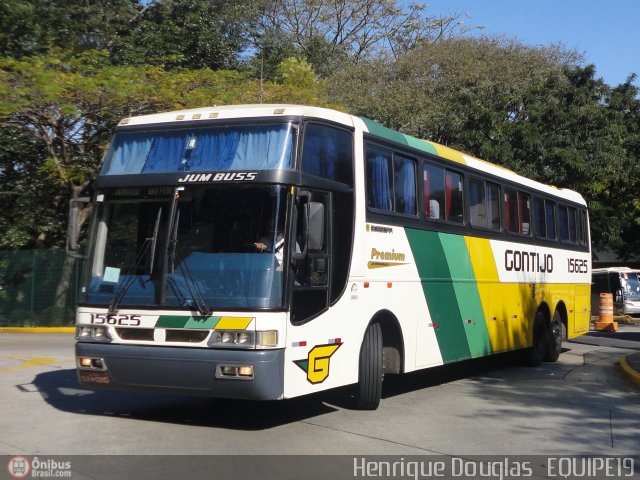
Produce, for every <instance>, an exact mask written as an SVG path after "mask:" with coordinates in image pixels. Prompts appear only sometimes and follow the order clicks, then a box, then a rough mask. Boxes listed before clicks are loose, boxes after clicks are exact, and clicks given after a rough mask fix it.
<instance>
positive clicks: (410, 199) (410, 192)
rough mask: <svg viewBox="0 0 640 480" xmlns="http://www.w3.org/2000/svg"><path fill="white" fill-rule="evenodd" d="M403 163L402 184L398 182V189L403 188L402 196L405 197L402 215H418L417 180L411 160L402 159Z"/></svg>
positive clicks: (401, 170)
mask: <svg viewBox="0 0 640 480" xmlns="http://www.w3.org/2000/svg"><path fill="white" fill-rule="evenodd" d="M401 161H402V162H403V165H402V168H401V169H400V178H401V180H402V181H401V182H398V185H397V186H396V188H401V190H400V194H401V195H402V197H403V202H402V203H401V204H402V207H403V208H402V211H401V213H408V214H414V213H416V178H415V171H414V168H413V162H412V161H411V160H405V159H401Z"/></svg>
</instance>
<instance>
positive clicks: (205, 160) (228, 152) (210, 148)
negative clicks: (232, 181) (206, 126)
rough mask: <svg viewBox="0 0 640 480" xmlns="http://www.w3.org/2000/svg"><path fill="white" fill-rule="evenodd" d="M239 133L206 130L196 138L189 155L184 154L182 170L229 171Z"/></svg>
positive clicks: (236, 149) (238, 140) (235, 131)
mask: <svg viewBox="0 0 640 480" xmlns="http://www.w3.org/2000/svg"><path fill="white" fill-rule="evenodd" d="M240 137H241V135H240V133H239V132H238V131H237V130H229V131H226V132H225V131H224V130H222V129H220V130H213V131H211V130H208V131H204V132H201V133H200V134H199V135H198V136H197V137H196V136H194V138H196V139H197V144H196V147H195V149H194V150H193V152H192V153H191V154H189V152H187V153H186V155H185V158H186V160H187V162H186V165H185V168H183V169H184V170H193V171H203V170H229V167H230V166H231V163H232V162H233V159H234V158H235V156H236V153H237V151H238V144H239V142H240Z"/></svg>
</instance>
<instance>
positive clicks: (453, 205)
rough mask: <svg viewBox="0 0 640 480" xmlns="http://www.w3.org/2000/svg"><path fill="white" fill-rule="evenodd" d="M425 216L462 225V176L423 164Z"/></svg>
mask: <svg viewBox="0 0 640 480" xmlns="http://www.w3.org/2000/svg"><path fill="white" fill-rule="evenodd" d="M423 181H424V208H425V216H426V217H427V218H429V219H435V220H446V221H448V222H454V223H463V212H464V208H463V205H464V202H463V194H464V189H463V184H462V175H460V174H459V173H457V172H452V171H450V170H446V169H445V168H442V167H438V166H436V165H430V164H427V163H425V165H424V171H423Z"/></svg>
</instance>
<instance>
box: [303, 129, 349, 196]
mask: <svg viewBox="0 0 640 480" xmlns="http://www.w3.org/2000/svg"><path fill="white" fill-rule="evenodd" d="M302 171H303V172H304V173H309V174H311V175H317V176H319V177H324V178H328V179H329V180H335V181H337V182H342V183H346V184H347V185H349V186H353V141H352V135H351V133H349V132H347V131H345V130H340V129H338V128H333V127H329V126H326V125H320V124H317V123H308V124H307V125H306V126H305V129H304V142H303V145H302Z"/></svg>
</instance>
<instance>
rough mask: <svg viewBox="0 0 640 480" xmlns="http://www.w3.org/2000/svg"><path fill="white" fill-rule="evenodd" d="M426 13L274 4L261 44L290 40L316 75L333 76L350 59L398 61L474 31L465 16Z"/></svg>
mask: <svg viewBox="0 0 640 480" xmlns="http://www.w3.org/2000/svg"><path fill="white" fill-rule="evenodd" d="M424 12H425V6H424V5H422V4H419V3H411V4H410V5H409V6H408V7H405V6H403V5H401V4H400V3H399V2H398V1H397V0H338V1H332V2H326V1H321V0H270V1H267V2H265V6H264V8H263V10H262V16H261V20H260V23H259V27H258V30H257V38H258V40H257V41H256V45H257V46H258V48H260V47H261V46H262V45H265V42H264V41H261V39H263V38H269V37H272V36H274V35H277V36H279V38H287V39H288V41H290V42H291V43H292V45H293V47H294V48H295V49H296V50H297V51H298V52H299V53H300V54H301V55H302V56H304V58H306V59H307V61H308V62H309V63H311V64H312V65H313V67H314V69H315V70H316V72H318V73H319V74H320V75H321V76H322V77H328V76H330V74H331V73H333V72H334V71H335V69H336V68H337V67H338V66H339V65H340V64H341V63H343V62H344V61H345V60H349V61H353V62H358V61H360V60H363V59H371V58H374V57H376V56H380V55H382V54H384V55H387V54H391V55H392V56H394V57H395V58H398V57H399V56H400V55H402V54H403V53H404V52H406V51H408V50H411V49H412V48H414V47H416V46H417V45H419V44H421V43H424V42H429V43H430V42H434V41H436V40H438V39H441V38H449V37H453V36H459V35H462V34H463V33H464V32H466V31H468V30H469V28H468V27H466V26H465V25H464V24H463V23H462V22H460V18H461V15H460V14H452V15H449V16H446V17H436V16H427V15H425V13H424ZM274 32H277V33H274ZM266 45H269V44H268V43H266ZM281 60H282V59H281V58H279V59H278V61H281Z"/></svg>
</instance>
